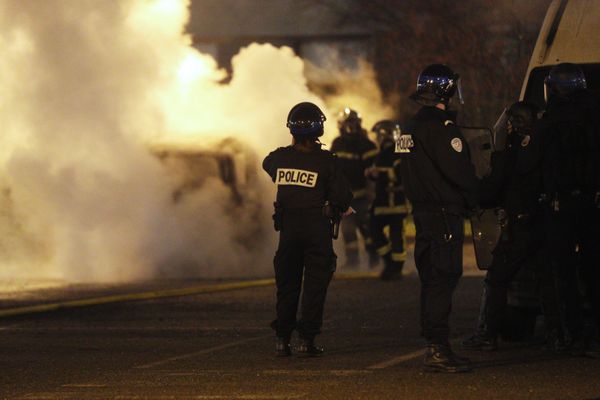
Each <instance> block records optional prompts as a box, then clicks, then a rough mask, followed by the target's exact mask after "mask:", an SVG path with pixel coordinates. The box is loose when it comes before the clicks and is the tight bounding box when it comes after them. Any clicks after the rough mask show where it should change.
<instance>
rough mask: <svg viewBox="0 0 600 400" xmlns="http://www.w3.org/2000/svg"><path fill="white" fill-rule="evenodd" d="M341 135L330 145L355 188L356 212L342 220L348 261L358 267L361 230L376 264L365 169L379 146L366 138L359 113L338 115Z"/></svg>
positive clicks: (347, 110) (353, 205)
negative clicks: (370, 230) (370, 226)
mask: <svg viewBox="0 0 600 400" xmlns="http://www.w3.org/2000/svg"><path fill="white" fill-rule="evenodd" d="M338 129H339V132H340V136H338V137H337V138H335V139H334V141H333V143H332V144H331V151H332V152H333V153H334V154H335V155H336V156H337V157H338V158H339V159H340V165H341V166H342V170H343V171H344V174H345V175H346V177H347V178H348V181H349V182H350V186H351V187H352V194H353V195H354V200H352V208H353V209H354V210H355V211H356V213H355V214H353V215H351V216H350V217H349V218H346V219H344V222H343V223H342V236H343V237H344V245H345V249H346V264H347V265H348V266H349V267H356V266H358V237H357V234H356V231H357V230H359V231H360V233H361V235H362V237H363V239H364V241H365V248H366V250H367V254H368V255H369V265H370V266H371V267H374V266H375V264H376V263H377V260H378V257H377V254H376V253H375V251H374V249H373V245H372V240H371V234H370V232H369V199H368V191H367V179H366V177H365V170H366V169H367V168H369V167H370V166H371V165H372V164H373V161H374V160H375V156H376V155H377V147H376V146H375V144H374V143H373V142H371V141H370V140H369V139H368V137H367V132H366V131H365V130H364V129H363V127H362V118H361V116H360V114H359V113H358V112H356V111H355V110H352V109H350V108H344V109H343V110H342V111H341V112H340V113H339V115H338Z"/></svg>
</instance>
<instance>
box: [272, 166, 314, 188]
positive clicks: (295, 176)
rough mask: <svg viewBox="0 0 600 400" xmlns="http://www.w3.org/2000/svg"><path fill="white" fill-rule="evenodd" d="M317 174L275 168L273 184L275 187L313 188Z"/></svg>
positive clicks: (300, 170)
mask: <svg viewBox="0 0 600 400" xmlns="http://www.w3.org/2000/svg"><path fill="white" fill-rule="evenodd" d="M318 178H319V174H318V173H316V172H312V171H304V170H302V169H293V168H277V176H276V178H275V183H276V184H277V185H294V186H304V187H309V188H314V187H315V186H316V185H317V179H318Z"/></svg>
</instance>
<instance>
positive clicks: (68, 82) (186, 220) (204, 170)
mask: <svg viewBox="0 0 600 400" xmlns="http://www.w3.org/2000/svg"><path fill="white" fill-rule="evenodd" d="M187 18H188V3H187V1H184V0H181V1H174V0H154V1H149V0H122V1H105V0H47V1H37V0H0V48H2V49H3V54H2V56H1V57H0V127H1V132H0V168H1V170H0V174H1V175H0V177H1V182H0V183H1V185H2V192H1V193H0V279H7V278H21V279H28V278H42V277H43V278H58V279H64V280H68V281H91V280H93V281H99V280H103V281H107V280H126V279H139V278H150V277H155V276H169V277H170V276H203V277H226V276H232V275H237V276H257V275H265V274H268V273H269V272H270V271H271V269H272V267H271V259H272V255H273V251H274V243H275V234H274V232H272V229H271V224H270V213H271V209H270V204H271V202H272V200H273V193H274V188H273V187H272V185H271V184H270V182H269V180H268V179H267V177H266V175H265V174H264V173H263V172H262V171H261V170H260V168H259V165H258V163H259V162H260V160H262V157H264V155H265V154H266V153H267V151H268V150H271V149H273V148H275V147H277V146H281V145H285V144H287V143H288V142H289V140H290V137H289V135H288V134H287V133H286V129H285V124H284V121H285V117H286V115H287V112H288V111H289V109H290V107H291V106H292V105H294V104H295V103H297V102H299V101H314V102H316V103H317V104H319V105H320V106H323V107H324V108H326V104H325V102H324V101H322V100H320V99H319V98H318V97H317V96H316V95H314V94H313V93H311V92H310V91H309V90H308V88H307V82H306V78H305V77H304V73H303V70H304V63H303V61H302V60H301V59H300V58H298V57H296V56H295V55H294V54H293V52H292V51H291V50H290V49H287V48H275V47H273V46H270V45H251V46H249V47H248V48H246V49H243V50H242V51H241V52H240V53H239V54H238V55H237V56H236V57H235V58H234V59H233V60H232V64H233V75H232V78H231V80H230V82H229V83H227V84H221V83H220V81H222V79H223V78H224V77H225V73H224V72H223V71H221V70H219V69H218V67H217V65H216V63H215V61H214V60H213V59H212V58H211V57H210V56H207V55H204V54H201V53H199V52H197V51H196V50H195V49H193V48H192V47H191V45H190V39H189V37H187V36H186V35H185V34H183V30H184V27H185V24H186V21H187ZM329 120H330V121H332V122H330V123H329V126H328V135H329V137H331V136H332V135H333V134H334V130H335V122H333V120H334V115H333V114H329ZM225 138H235V139H236V140H237V141H238V142H235V141H233V142H232V141H228V142H226V143H223V140H224V139H225ZM174 149H177V150H174ZM197 154H203V156H200V158H198V156H197ZM224 154H228V155H230V157H233V159H234V160H235V161H236V166H237V168H238V171H237V174H234V175H236V176H237V179H238V181H237V182H236V187H237V188H238V190H239V193H236V192H234V191H232V187H231V186H228V185H227V184H225V183H223V179H221V178H222V175H223V171H222V170H219V168H221V169H222V168H223V167H224V166H225V167H227V164H219V162H224V160H223V155H224ZM186 157H187V158H186ZM202 157H204V158H202ZM185 160H187V161H185ZM190 160H191V161H190ZM198 160H200V161H198ZM219 160H220V161H219ZM225 161H226V160H225ZM215 163H216V164H217V165H216V166H215ZM240 166H241V167H240ZM219 171H220V173H219ZM190 174H191V175H194V174H197V175H199V176H201V179H199V180H194V177H193V176H192V178H190ZM219 175H221V178H220V177H219ZM240 177H242V180H240ZM190 182H192V184H191V186H190ZM185 185H187V186H185ZM182 193H183V194H182Z"/></svg>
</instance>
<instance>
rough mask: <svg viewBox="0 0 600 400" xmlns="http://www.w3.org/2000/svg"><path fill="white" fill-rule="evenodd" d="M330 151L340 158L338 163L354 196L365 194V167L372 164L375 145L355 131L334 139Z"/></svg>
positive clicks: (375, 152)
mask: <svg viewBox="0 0 600 400" xmlns="http://www.w3.org/2000/svg"><path fill="white" fill-rule="evenodd" d="M331 151H332V152H333V153H334V154H335V155H336V156H337V157H338V158H339V159H340V165H341V167H342V170H343V171H344V174H345V175H346V178H348V181H349V182H350V186H351V188H352V192H353V193H354V197H362V196H365V195H366V194H367V190H366V187H367V179H366V177H365V169H367V168H368V167H370V166H371V165H372V164H373V160H374V159H375V156H376V155H377V146H375V143H373V142H371V141H370V140H369V139H368V138H367V137H366V135H364V134H362V133H356V134H352V135H342V136H338V137H337V138H335V139H334V141H333V143H332V144H331Z"/></svg>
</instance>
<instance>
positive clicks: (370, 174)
mask: <svg viewBox="0 0 600 400" xmlns="http://www.w3.org/2000/svg"><path fill="white" fill-rule="evenodd" d="M365 176H366V177H367V178H376V177H377V168H375V167H369V168H367V169H365Z"/></svg>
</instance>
